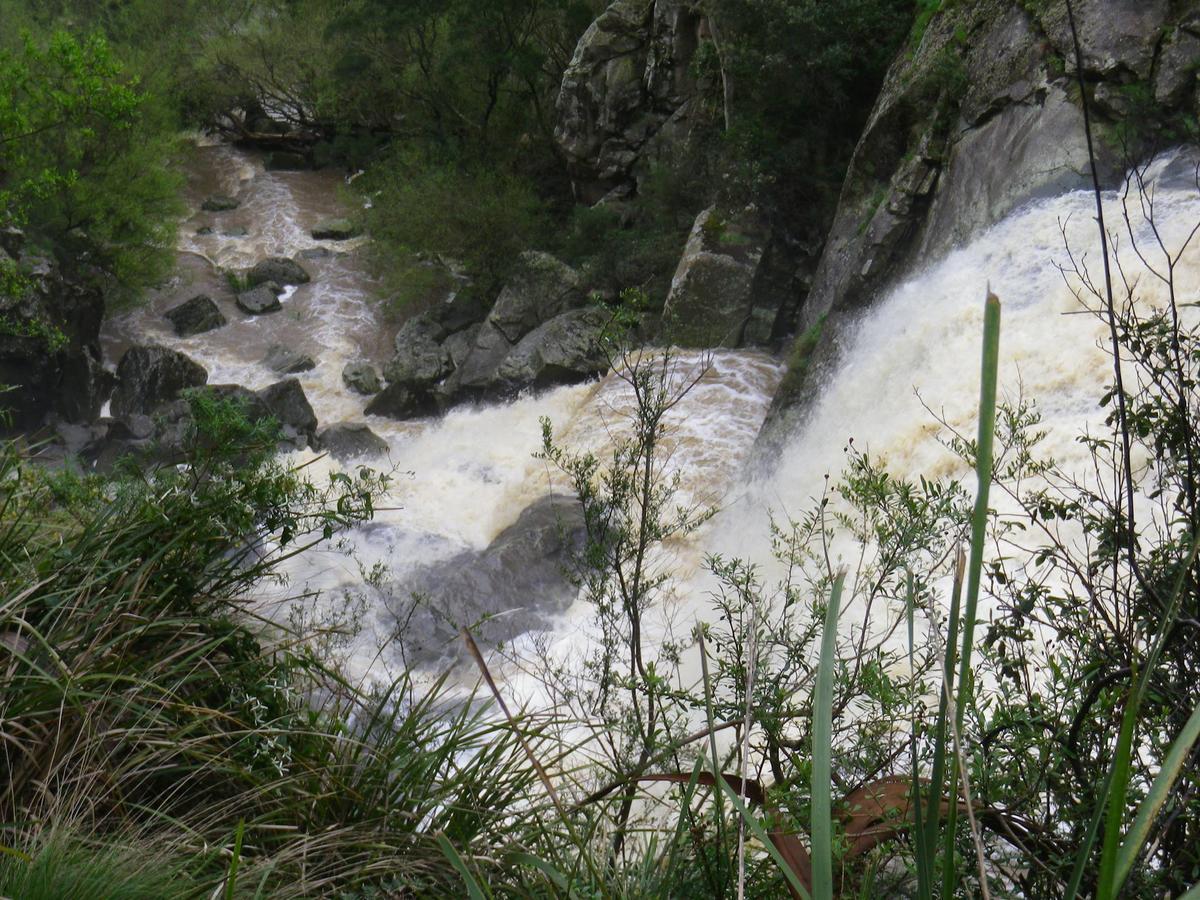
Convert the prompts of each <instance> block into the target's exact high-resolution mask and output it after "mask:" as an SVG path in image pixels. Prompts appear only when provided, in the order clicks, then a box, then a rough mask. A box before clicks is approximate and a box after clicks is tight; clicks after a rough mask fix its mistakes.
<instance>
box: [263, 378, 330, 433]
mask: <svg viewBox="0 0 1200 900" xmlns="http://www.w3.org/2000/svg"><path fill="white" fill-rule="evenodd" d="M258 396H259V398H261V399H262V401H263V402H264V403H265V404H266V406H267V409H269V410H270V411H271V415H272V416H274V417H275V419H276V420H277V421H278V422H279V424H280V425H281V426H283V432H284V438H285V440H287V441H289V442H290V443H292V444H293V445H295V446H298V447H303V446H304V445H305V444H309V443H312V441H313V438H314V437H315V436H316V433H317V414H316V413H314V412H313V408H312V406H311V405H310V404H309V402H308V397H307V396H305V394H304V388H302V387H301V386H300V382H299V381H297V380H296V379H295V378H285V379H283V381H277V382H275V384H272V385H268V386H267V387H265V388H263V389H262V390H261V391H259V392H258Z"/></svg>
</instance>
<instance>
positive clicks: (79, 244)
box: [0, 32, 179, 291]
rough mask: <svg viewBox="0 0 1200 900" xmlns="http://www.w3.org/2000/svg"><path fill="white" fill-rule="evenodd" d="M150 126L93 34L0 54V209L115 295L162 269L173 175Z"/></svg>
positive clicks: (156, 127) (30, 42)
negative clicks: (108, 284) (101, 278)
mask: <svg viewBox="0 0 1200 900" xmlns="http://www.w3.org/2000/svg"><path fill="white" fill-rule="evenodd" d="M170 152H171V144H170V141H169V140H167V139H166V138H165V137H164V136H163V131H162V123H161V122H160V121H159V120H157V119H156V113H155V110H154V108H153V106H152V105H151V104H149V103H148V102H147V97H146V95H145V94H144V93H141V92H140V91H139V90H138V89H137V83H136V80H132V79H130V78H129V77H128V76H127V75H126V74H125V71H124V70H123V68H122V67H121V65H120V64H119V63H118V62H117V61H116V59H115V58H114V56H113V54H112V52H111V50H110V49H109V46H108V44H107V42H106V41H105V40H104V39H103V38H102V37H100V36H98V35H93V36H91V37H88V38H85V39H82V40H80V39H76V38H74V37H72V36H71V35H69V34H67V33H65V32H56V33H55V34H54V35H53V36H52V37H51V38H50V39H49V40H48V41H47V42H46V43H45V44H40V43H38V42H37V41H35V40H34V39H33V38H32V37H30V36H28V35H26V36H25V37H24V38H23V40H22V43H21V46H20V48H19V49H18V50H4V51H0V203H2V204H3V206H4V208H5V210H6V212H5V223H6V224H8V225H17V226H20V227H23V228H26V229H28V230H29V231H31V232H32V233H33V234H34V235H36V236H37V237H38V238H39V239H40V240H42V241H43V242H46V243H48V244H49V245H50V246H51V247H52V248H53V249H54V251H55V252H56V255H58V256H60V257H61V258H63V259H64V260H69V261H71V262H72V263H74V264H76V265H78V266H80V267H83V268H86V267H91V268H94V269H96V270H99V271H102V272H104V273H106V274H108V275H109V276H111V277H112V278H113V279H114V282H115V285H116V286H117V287H118V288H119V289H121V290H125V291H136V290H137V289H138V288H139V287H141V286H144V285H146V284H149V283H152V282H153V281H155V280H157V279H159V278H161V276H162V275H163V274H164V273H165V271H166V269H167V267H168V266H169V264H170V261H171V258H172V257H171V249H172V247H173V241H174V224H173V216H174V215H175V214H176V213H177V212H178V209H179V207H178V200H177V190H178V186H179V179H178V176H176V175H174V174H172V173H170V172H168V171H167V170H166V168H165V167H164V163H165V161H166V159H167V157H168V155H169V153H170Z"/></svg>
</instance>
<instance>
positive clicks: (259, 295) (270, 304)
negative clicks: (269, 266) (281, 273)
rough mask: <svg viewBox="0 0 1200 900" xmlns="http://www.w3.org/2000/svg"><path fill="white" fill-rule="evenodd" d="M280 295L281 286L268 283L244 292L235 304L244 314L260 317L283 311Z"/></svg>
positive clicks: (238, 296) (271, 282)
mask: <svg viewBox="0 0 1200 900" xmlns="http://www.w3.org/2000/svg"><path fill="white" fill-rule="evenodd" d="M279 294H280V291H279V286H278V285H277V284H275V282H273V281H268V282H266V283H265V284H260V285H259V286H258V287H256V288H251V289H250V290H248V291H242V292H241V293H240V294H238V295H237V299H236V300H235V301H234V302H235V303H237V306H238V309H240V310H241V311H242V312H245V313H249V314H250V315H252V316H258V315H262V314H263V313H270V312H277V311H278V310H281V309H283V304H282V303H280V302H279Z"/></svg>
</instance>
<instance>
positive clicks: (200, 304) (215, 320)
mask: <svg viewBox="0 0 1200 900" xmlns="http://www.w3.org/2000/svg"><path fill="white" fill-rule="evenodd" d="M164 315H165V316H166V318H167V319H168V321H170V323H171V325H172V326H174V328H175V334H176V335H178V336H179V337H190V336H191V335H193V334H203V333H204V332H206V331H212V330H213V329H214V328H220V327H221V326H222V325H224V324H225V322H226V319H225V316H224V315H222V314H221V310H220V309H218V308H217V304H216V303H214V302H213V299H212V297H210V296H208V295H207V294H197V295H196V296H195V297H193V298H192V299H191V300H187V301H185V302H184V303H181V304H179V305H178V306H175V307H172V308H171V309H168V310H167V311H166V313H164Z"/></svg>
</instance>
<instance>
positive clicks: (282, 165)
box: [265, 150, 308, 172]
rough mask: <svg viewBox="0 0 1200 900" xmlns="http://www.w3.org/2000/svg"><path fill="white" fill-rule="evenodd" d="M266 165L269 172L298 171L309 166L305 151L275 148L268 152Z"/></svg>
mask: <svg viewBox="0 0 1200 900" xmlns="http://www.w3.org/2000/svg"><path fill="white" fill-rule="evenodd" d="M265 165H266V168H267V171H268V172H297V171H300V170H301V169H307V168H308V160H307V159H306V158H305V156H304V154H303V153H295V152H293V151H291V150H274V151H272V152H271V153H269V154H267V159H266V163H265Z"/></svg>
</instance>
